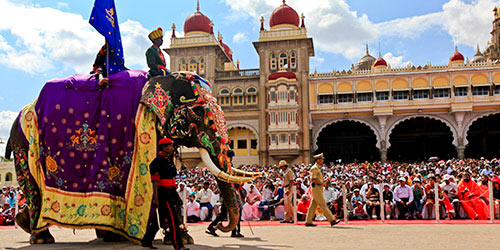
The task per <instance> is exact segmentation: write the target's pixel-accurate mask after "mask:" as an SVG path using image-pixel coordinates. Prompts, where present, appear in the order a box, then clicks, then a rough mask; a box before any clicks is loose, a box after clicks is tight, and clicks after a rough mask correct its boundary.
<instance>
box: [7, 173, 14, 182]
mask: <svg viewBox="0 0 500 250" xmlns="http://www.w3.org/2000/svg"><path fill="white" fill-rule="evenodd" d="M11 181H13V179H12V173H11V172H8V173H7V174H5V182H11Z"/></svg>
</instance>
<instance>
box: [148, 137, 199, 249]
mask: <svg viewBox="0 0 500 250" xmlns="http://www.w3.org/2000/svg"><path fill="white" fill-rule="evenodd" d="M173 143H174V142H173V141H172V139H170V138H163V139H161V140H160V142H159V143H158V145H159V147H160V153H159V155H158V156H157V157H156V158H155V159H154V160H153V161H152V162H151V164H150V166H149V167H150V171H151V181H152V182H153V204H152V206H151V210H152V211H151V215H150V217H149V221H148V226H147V230H146V235H144V238H143V240H142V246H144V247H149V248H152V249H156V247H154V246H153V240H154V237H155V235H156V232H158V229H159V228H158V222H157V219H156V208H158V213H159V217H160V227H161V228H164V229H166V230H168V231H170V233H169V234H167V236H166V237H165V238H171V239H164V242H166V241H167V240H171V241H172V244H173V247H174V248H175V249H176V250H179V249H182V250H186V249H189V248H185V247H184V244H183V242H182V238H181V230H180V224H181V223H182V220H181V219H180V218H179V216H178V215H180V208H181V206H182V200H181V199H180V197H179V194H178V193H177V185H176V184H175V177H176V176H177V169H176V168H175V165H174V161H173V152H174V145H173Z"/></svg>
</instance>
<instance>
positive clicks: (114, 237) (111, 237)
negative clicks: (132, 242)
mask: <svg viewBox="0 0 500 250" xmlns="http://www.w3.org/2000/svg"><path fill="white" fill-rule="evenodd" d="M102 240H103V241H104V242H120V241H126V240H127V239H125V238H124V237H123V236H121V235H119V234H115V233H113V232H111V231H104V234H103V237H102Z"/></svg>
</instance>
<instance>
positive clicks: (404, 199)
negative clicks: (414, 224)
mask: <svg viewBox="0 0 500 250" xmlns="http://www.w3.org/2000/svg"><path fill="white" fill-rule="evenodd" d="M394 201H395V202H396V206H397V207H398V210H399V219H400V220H404V219H406V220H407V219H410V216H411V214H413V191H412V190H411V188H410V187H409V186H408V185H406V179H405V177H400V178H399V186H397V187H396V189H394Z"/></svg>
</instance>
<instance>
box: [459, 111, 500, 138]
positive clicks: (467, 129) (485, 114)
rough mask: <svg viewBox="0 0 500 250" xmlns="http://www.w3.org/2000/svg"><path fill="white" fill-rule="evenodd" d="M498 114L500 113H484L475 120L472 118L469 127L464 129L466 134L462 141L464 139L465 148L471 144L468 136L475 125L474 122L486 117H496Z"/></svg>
mask: <svg viewBox="0 0 500 250" xmlns="http://www.w3.org/2000/svg"><path fill="white" fill-rule="evenodd" d="M496 114H500V111H493V112H488V113H482V114H478V115H476V116H475V117H474V118H472V119H471V120H470V121H469V123H468V124H467V126H465V127H464V132H463V134H462V139H463V144H464V145H463V146H464V147H466V146H467V145H468V144H469V140H467V134H468V133H469V129H470V127H471V126H472V124H474V122H476V121H477V120H479V119H481V118H485V117H488V116H491V115H496Z"/></svg>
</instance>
